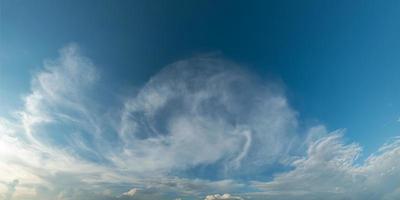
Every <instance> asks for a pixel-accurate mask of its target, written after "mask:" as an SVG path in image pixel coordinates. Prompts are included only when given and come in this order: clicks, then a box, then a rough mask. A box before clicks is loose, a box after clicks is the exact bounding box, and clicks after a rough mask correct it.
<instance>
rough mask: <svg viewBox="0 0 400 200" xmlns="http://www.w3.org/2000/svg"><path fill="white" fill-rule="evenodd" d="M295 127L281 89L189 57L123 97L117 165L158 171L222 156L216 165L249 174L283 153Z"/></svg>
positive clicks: (212, 61)
mask: <svg viewBox="0 0 400 200" xmlns="http://www.w3.org/2000/svg"><path fill="white" fill-rule="evenodd" d="M296 129H297V119H296V113H295V112H294V111H293V110H292V109H291V108H290V107H289V105H288V104H287V101H286V98H285V96H284V94H283V92H282V91H281V90H280V89H279V87H277V86H276V85H273V84H265V83H263V82H260V81H257V80H256V79H255V78H254V77H252V76H251V75H249V74H247V73H245V72H244V71H241V70H240V69H239V66H237V65H236V64H233V63H231V62H228V61H225V60H221V59H216V58H209V57H200V58H192V59H188V60H184V61H180V62H177V63H174V64H172V65H170V66H168V67H166V68H165V69H163V70H162V71H161V72H160V73H158V74H157V75H156V76H154V77H153V78H152V79H151V80H150V81H149V82H148V83H147V84H146V85H145V86H144V87H143V88H142V89H141V90H140V91H139V93H138V95H137V96H135V97H133V98H131V99H128V100H127V101H126V103H125V107H124V110H123V113H122V119H121V125H120V131H119V133H120V135H121V137H122V138H123V140H124V142H125V145H124V148H125V151H124V154H123V156H124V157H118V158H116V159H115V162H118V163H121V164H122V165H125V166H131V165H133V164H134V163H142V165H141V166H142V167H143V168H144V169H147V170H154V171H158V170H161V171H163V170H171V169H178V170H179V169H186V168H190V167H194V166H197V165H200V164H213V163H216V162H217V161H221V160H223V161H224V162H223V163H224V166H221V167H220V168H224V169H229V170H235V169H238V168H240V166H242V168H241V170H235V173H238V172H240V173H254V172H257V171H258V170H265V168H267V167H269V165H271V164H274V163H276V162H278V160H279V159H281V158H283V157H285V156H287V155H288V152H289V151H291V150H292V149H291V147H290V145H291V143H292V142H296V137H297V134H296ZM287 143H289V144H287ZM133 155H142V156H141V157H140V158H139V157H137V158H135V157H134V156H133ZM127 158H131V159H127ZM121 159H122V160H124V161H125V160H128V161H129V162H121ZM243 165H244V166H243ZM139 170H143V169H139ZM229 170H228V171H226V172H225V173H227V174H229Z"/></svg>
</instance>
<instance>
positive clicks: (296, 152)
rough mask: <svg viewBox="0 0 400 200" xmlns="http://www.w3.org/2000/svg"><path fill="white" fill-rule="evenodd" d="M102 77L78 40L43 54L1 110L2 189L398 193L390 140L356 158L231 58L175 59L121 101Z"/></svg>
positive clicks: (338, 137) (182, 195) (122, 193)
mask: <svg viewBox="0 0 400 200" xmlns="http://www.w3.org/2000/svg"><path fill="white" fill-rule="evenodd" d="M100 83H101V77H100V73H99V72H98V70H97V69H96V67H95V65H94V64H93V62H92V61H90V60H89V59H88V58H86V57H84V56H82V55H81V54H80V52H79V50H78V47H77V46H76V45H70V46H67V47H66V48H64V49H62V50H61V51H60V57H59V58H58V59H56V60H50V61H46V62H45V64H44V68H43V70H42V71H41V72H39V73H37V74H36V75H35V76H34V77H33V80H32V84H31V85H32V87H31V92H30V94H28V95H26V97H25V98H24V102H25V106H24V107H23V108H21V109H19V110H18V111H16V112H14V113H13V116H14V117H13V118H5V117H3V118H2V117H0V194H1V195H0V198H3V199H7V200H10V199H11V198H13V199H32V200H39V199H40V200H54V199H58V200H67V199H74V200H81V199H82V200H83V199H85V200H90V199H97V200H99V199H108V200H110V199H115V200H116V199H120V200H121V199H199V200H201V199H204V198H206V199H207V198H208V199H210V198H211V199H212V198H214V199H250V198H251V199H257V198H258V199H356V200H358V199H387V200H390V199H398V198H399V197H400V183H399V182H398V180H400V169H399V167H398V166H400V163H399V162H400V159H399V158H400V141H399V139H398V138H397V139H396V138H395V139H394V141H393V142H391V143H388V144H385V145H384V146H383V147H382V148H381V149H380V150H379V151H378V152H376V153H375V154H373V155H371V156H370V157H369V158H368V159H367V160H365V161H358V160H357V158H358V155H359V154H360V152H361V147H360V146H358V145H357V144H346V143H344V142H343V139H342V137H343V135H344V132H343V131H334V132H331V133H330V132H329V131H327V130H326V129H325V128H324V127H323V126H322V125H317V126H314V127H308V128H299V127H300V125H299V124H300V122H299V120H298V116H297V113H296V111H295V110H294V109H292V108H291V107H290V106H289V104H288V101H287V98H286V97H285V93H284V91H283V90H282V88H281V87H280V85H279V84H277V83H274V82H271V81H269V82H266V81H263V80H259V79H258V78H257V77H256V76H254V75H251V74H250V73H249V72H246V71H245V70H243V69H242V68H241V66H239V65H238V64H236V63H233V62H231V61H228V60H225V59H221V58H218V57H207V56H204V57H194V58H190V59H186V60H182V61H179V62H176V63H173V64H171V65H169V66H167V67H165V68H164V69H163V70H161V71H160V72H159V73H158V74H156V75H155V76H153V77H152V78H151V79H150V80H149V81H148V82H147V83H146V84H145V85H144V86H143V87H142V88H141V89H140V90H139V91H137V93H135V94H130V95H125V97H124V98H123V100H122V102H120V101H118V100H111V101H107V100H104V98H103V97H102V96H101V93H99V92H98V91H99V84H100ZM108 93H109V94H110V93H112V92H110V91H108ZM114 95H115V96H123V95H121V94H114ZM107 98H113V97H107ZM118 102H119V103H118ZM277 168H278V169H285V171H281V172H280V173H274V171H276V169H277ZM270 176H272V177H273V179H272V180H271V181H267V182H266V181H263V180H266V179H267V178H268V177H270ZM244 177H246V178H244ZM13 180H18V182H19V184H16V183H18V182H13ZM216 193H222V194H223V193H231V194H233V195H228V194H226V195H209V194H216ZM207 195H208V196H207ZM239 196H241V197H239Z"/></svg>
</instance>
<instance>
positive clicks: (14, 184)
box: [4, 180, 19, 200]
mask: <svg viewBox="0 0 400 200" xmlns="http://www.w3.org/2000/svg"><path fill="white" fill-rule="evenodd" d="M18 183H19V181H18V180H14V181H12V182H11V183H9V184H7V191H6V193H5V195H4V200H11V199H12V197H13V195H14V193H15V190H16V187H17V185H18Z"/></svg>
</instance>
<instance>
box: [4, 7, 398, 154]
mask: <svg viewBox="0 0 400 200" xmlns="http://www.w3.org/2000/svg"><path fill="white" fill-rule="evenodd" d="M22 2H23V3H22ZM399 8H400V2H399V1H394V0H393V1H385V3H384V4H382V3H378V1H364V0H362V1H345V0H343V1H318V0H316V1H295V0H293V1H252V2H247V1H241V2H239V1H118V2H116V1H83V2H82V1H51V0H49V1H40V2H37V1H19V0H13V1H11V0H2V1H0V9H1V13H0V114H2V115H5V114H6V113H8V112H10V111H12V110H15V108H16V107H19V106H21V105H22V103H23V102H22V101H21V100H20V99H21V93H22V94H24V93H28V92H29V87H30V77H31V75H32V73H34V72H35V71H37V70H38V69H39V68H40V67H41V66H42V63H43V59H45V58H52V57H56V55H57V50H58V49H60V48H61V47H63V46H64V45H65V44H68V43H70V42H76V43H78V44H79V45H80V46H81V47H82V49H83V51H84V54H85V55H86V56H88V57H89V58H91V59H92V60H93V61H94V62H95V64H96V65H97V66H99V68H100V70H101V71H102V73H104V74H107V76H105V78H106V82H107V84H106V85H105V87H110V88H114V87H117V85H122V84H129V85H141V84H144V82H145V81H146V80H148V79H149V77H150V76H152V75H153V74H155V73H156V72H157V71H158V70H160V69H161V68H162V67H164V66H165V65H167V64H169V63H171V62H174V61H176V60H179V59H182V58H186V57H189V56H191V55H196V54H203V53H209V52H219V53H222V54H223V55H224V56H225V57H227V58H229V59H231V60H234V61H236V62H239V63H243V64H245V65H246V66H248V68H249V70H251V71H254V72H255V73H257V74H259V75H260V76H261V77H262V78H268V77H271V76H272V77H274V78H277V79H281V80H282V82H283V83H284V84H285V86H286V89H287V93H288V96H289V100H290V101H291V105H292V106H293V107H294V108H295V109H296V110H298V111H299V113H300V115H301V119H302V120H305V121H304V122H305V124H307V123H314V121H320V122H323V123H324V124H326V125H328V128H329V129H331V130H332V129H337V128H347V130H348V132H347V135H346V137H347V138H349V139H350V141H357V142H359V143H361V144H362V145H363V146H364V147H365V148H366V150H367V153H368V152H371V151H373V150H374V149H376V148H378V146H380V145H381V144H382V143H384V142H385V141H386V140H387V139H388V138H390V137H391V136H394V135H396V134H398V131H399V130H400V124H399V123H398V122H397V119H398V118H399V117H400V103H399V102H400V95H399V91H400V79H399V77H400V67H399V65H400V39H399V35H400V20H399V19H400V12H399ZM115 80H117V81H115Z"/></svg>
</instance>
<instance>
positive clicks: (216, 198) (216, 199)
mask: <svg viewBox="0 0 400 200" xmlns="http://www.w3.org/2000/svg"><path fill="white" fill-rule="evenodd" d="M220 199H225V200H243V198H241V197H237V196H232V195H230V194H223V195H220V194H214V195H207V196H206V198H205V199H204V200H220Z"/></svg>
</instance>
